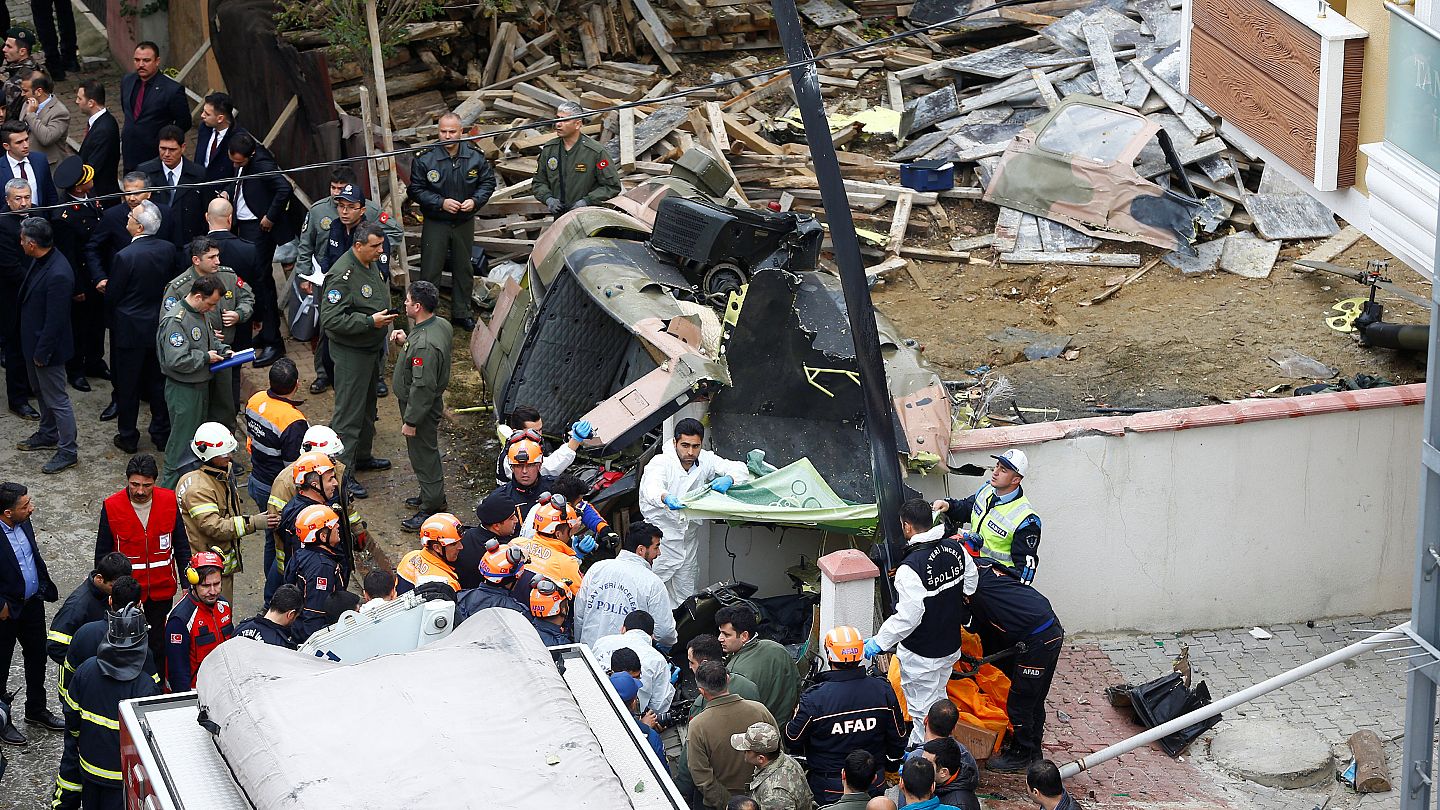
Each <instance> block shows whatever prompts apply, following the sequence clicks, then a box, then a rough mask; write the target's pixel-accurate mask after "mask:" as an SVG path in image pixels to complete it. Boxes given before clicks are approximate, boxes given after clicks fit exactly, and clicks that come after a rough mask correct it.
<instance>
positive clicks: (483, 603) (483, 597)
mask: <svg viewBox="0 0 1440 810" xmlns="http://www.w3.org/2000/svg"><path fill="white" fill-rule="evenodd" d="M526 564H527V561H526V559H525V552H524V551H523V550H521V548H520V547H519V546H517V545H515V544H514V543H505V544H503V545H502V544H501V543H500V541H498V540H494V539H491V540H490V542H489V543H487V544H486V546H485V556H484V557H482V558H481V559H480V577H481V579H482V580H484V581H483V582H481V583H480V584H479V586H477V587H474V588H471V589H469V590H467V591H461V592H460V598H459V599H457V600H456V603H457V604H456V605H455V612H456V614H457V617H456V621H457V622H462V621H464V620H466V619H468V618H470V617H471V616H474V615H475V614H476V613H479V612H480V611H482V610H484V609H486V608H492V607H493V608H506V609H508V610H518V611H520V612H521V613H524V614H525V615H526V616H529V615H530V606H529V597H528V594H525V595H523V596H517V594H516V593H515V590H516V586H517V584H518V583H519V581H520V573H521V572H522V571H524V570H525V566H526ZM522 587H523V586H522ZM521 593H522V594H524V592H523V591H522V592H521ZM522 598H523V599H525V600H526V601H525V602H523V603H522V602H521V601H520V600H521V599H522Z"/></svg>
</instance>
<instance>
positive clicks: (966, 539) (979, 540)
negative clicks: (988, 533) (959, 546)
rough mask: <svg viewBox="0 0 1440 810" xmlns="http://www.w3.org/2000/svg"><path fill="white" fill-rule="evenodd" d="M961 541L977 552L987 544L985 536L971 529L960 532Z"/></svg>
mask: <svg viewBox="0 0 1440 810" xmlns="http://www.w3.org/2000/svg"><path fill="white" fill-rule="evenodd" d="M960 542H961V543H964V544H965V545H966V546H968V547H969V548H970V550H971V551H977V552H978V551H979V550H980V549H981V548H984V546H985V538H983V537H981V536H980V535H978V534H976V533H975V532H970V531H962V532H960Z"/></svg>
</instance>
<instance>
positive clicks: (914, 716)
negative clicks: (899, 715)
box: [865, 498, 980, 745]
mask: <svg viewBox="0 0 1440 810" xmlns="http://www.w3.org/2000/svg"><path fill="white" fill-rule="evenodd" d="M932 522H933V518H932V517H931V513H930V504H929V503H927V502H926V501H924V500H923V499H921V498H914V499H912V500H909V501H906V502H905V503H904V505H902V506H901V507H900V528H901V530H902V531H903V532H904V534H905V559H904V560H902V561H901V562H900V566H899V567H898V568H896V569H895V594H896V597H895V613H894V615H892V616H891V617H890V618H888V619H886V620H885V623H884V624H882V625H880V631H879V632H877V633H876V634H875V636H874V637H873V638H869V639H866V641H865V657H866V658H873V657H875V656H876V655H878V654H880V653H881V652H884V651H885V650H890V649H894V650H895V656H896V657H897V658H899V659H900V691H901V692H903V693H904V695H905V709H906V711H907V712H909V714H910V719H911V721H912V722H913V723H914V725H913V727H912V728H911V729H910V743H911V744H912V745H919V744H920V743H923V742H924V741H925V724H924V723H922V722H920V718H922V717H924V716H925V713H926V712H928V711H930V707H931V706H934V705H935V704H936V703H938V702H940V701H941V700H942V699H944V698H945V696H946V689H947V687H949V685H950V670H951V669H952V668H954V666H955V662H956V661H958V660H959V659H960V628H961V627H963V626H964V625H966V624H968V623H969V621H970V611H969V609H968V608H967V607H966V605H965V596H966V595H968V594H973V593H975V588H976V586H977V585H978V584H979V582H980V570H979V569H978V568H976V567H975V561H974V560H972V559H971V558H970V554H969V553H968V552H966V550H965V547H964V546H962V545H960V543H959V542H957V541H955V540H952V539H950V538H948V537H945V536H944V535H945V526H944V524H941V525H939V526H935V527H933V528H931V527H930V524H931V523H932Z"/></svg>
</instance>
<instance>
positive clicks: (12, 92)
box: [0, 28, 40, 121]
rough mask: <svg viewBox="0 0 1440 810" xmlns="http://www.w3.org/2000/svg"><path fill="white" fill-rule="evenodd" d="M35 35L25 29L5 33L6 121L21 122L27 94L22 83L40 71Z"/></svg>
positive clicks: (12, 29) (2, 70)
mask: <svg viewBox="0 0 1440 810" xmlns="http://www.w3.org/2000/svg"><path fill="white" fill-rule="evenodd" d="M34 50H35V35H34V34H32V33H30V32H29V31H27V30H25V29H24V28H11V29H10V30H9V31H6V32H5V64H4V66H3V67H0V72H3V73H4V74H5V120H6V121H19V120H20V107H21V106H22V105H24V103H25V93H24V91H23V90H22V89H21V87H20V83H21V82H22V81H24V80H26V79H28V78H30V74H31V73H34V72H35V71H37V70H39V69H40V65H39V64H37V63H36V62H35V57H34V55H33V51H34Z"/></svg>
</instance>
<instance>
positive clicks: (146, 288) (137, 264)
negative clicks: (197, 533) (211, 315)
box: [105, 200, 175, 453]
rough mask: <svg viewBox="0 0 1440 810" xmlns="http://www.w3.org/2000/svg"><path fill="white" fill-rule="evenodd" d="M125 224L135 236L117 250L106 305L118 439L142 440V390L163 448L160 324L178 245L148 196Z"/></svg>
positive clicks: (165, 419) (128, 446)
mask: <svg viewBox="0 0 1440 810" xmlns="http://www.w3.org/2000/svg"><path fill="white" fill-rule="evenodd" d="M126 226H127V228H128V230H129V232H130V236H131V237H132V238H133V240H134V241H132V242H131V243H130V244H129V245H126V246H125V247H123V248H121V249H120V251H119V252H118V253H116V254H115V262H114V264H113V265H112V266H111V268H110V279H109V282H108V284H107V286H106V288H105V306H106V309H107V310H108V311H109V314H110V317H109V320H110V363H111V365H112V366H114V369H115V371H114V376H115V407H116V409H117V411H118V420H117V421H116V423H115V427H116V430H117V431H118V432H117V433H116V434H115V438H114V442H115V446H116V447H118V448H120V449H121V450H124V451H125V452H126V453H134V452H136V450H137V449H138V448H139V444H140V432H139V431H138V430H137V429H136V427H135V422H136V420H137V418H138V417H139V414H140V397H141V395H142V394H143V395H145V397H146V398H147V399H148V400H149V401H150V440H151V441H153V442H154V443H155V446H156V447H158V448H161V449H164V447H165V442H166V441H168V440H169V438H170V414H169V411H168V410H167V409H166V407H165V379H164V377H162V376H161V375H160V358H159V357H158V356H157V355H156V353H155V330H157V329H158V328H159V327H160V314H161V313H160V305H161V303H162V302H163V300H164V298H165V285H166V284H167V283H168V282H169V281H170V279H172V278H174V277H175V271H174V268H175V246H174V245H172V244H170V243H169V242H166V241H165V240H164V239H160V238H159V237H157V236H156V235H155V234H156V232H158V231H159V230H160V210H159V209H158V208H157V207H156V206H155V203H153V202H151V201H149V200H144V201H142V202H141V203H140V204H139V205H137V206H135V207H134V208H132V209H130V215H129V217H128V219H127V220H126Z"/></svg>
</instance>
